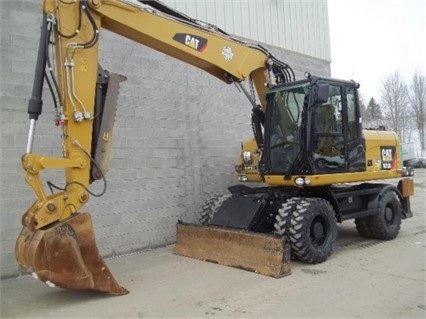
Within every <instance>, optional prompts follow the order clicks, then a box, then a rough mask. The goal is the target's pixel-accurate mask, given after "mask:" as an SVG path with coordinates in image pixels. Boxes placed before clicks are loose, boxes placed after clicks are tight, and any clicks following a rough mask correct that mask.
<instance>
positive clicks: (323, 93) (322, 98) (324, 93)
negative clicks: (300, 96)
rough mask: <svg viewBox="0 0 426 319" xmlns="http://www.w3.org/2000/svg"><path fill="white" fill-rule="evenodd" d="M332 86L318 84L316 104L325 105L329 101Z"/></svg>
mask: <svg viewBox="0 0 426 319" xmlns="http://www.w3.org/2000/svg"><path fill="white" fill-rule="evenodd" d="M329 90H330V86H329V85H328V84H318V86H317V94H316V96H315V103H316V104H317V103H325V102H327V101H328V95H329Z"/></svg>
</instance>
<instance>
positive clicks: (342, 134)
mask: <svg viewBox="0 0 426 319" xmlns="http://www.w3.org/2000/svg"><path fill="white" fill-rule="evenodd" d="M326 84H328V87H329V94H328V99H327V101H325V102H324V103H317V104H316V105H314V107H313V112H312V119H313V121H312V122H313V130H312V160H313V171H314V173H327V174H329V173H344V172H355V171H361V170H365V149H364V143H363V140H362V131H361V121H360V113H359V105H358V100H357V98H358V97H357V94H356V88H355V84H353V85H352V83H348V82H345V83H339V82H337V81H332V82H329V83H326Z"/></svg>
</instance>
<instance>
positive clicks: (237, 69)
mask: <svg viewBox="0 0 426 319" xmlns="http://www.w3.org/2000/svg"><path fill="white" fill-rule="evenodd" d="M102 29H107V30H109V31H111V32H113V33H116V34H119V35H121V36H123V37H126V38H128V39H131V40H134V41H136V42H138V43H140V44H142V45H145V46H148V47H150V48H152V49H155V50H157V51H160V52H162V53H164V54H166V55H168V56H172V57H174V58H176V59H178V60H180V61H183V62H186V63H188V64H190V65H193V66H195V67H197V68H200V69H202V70H204V71H205V72H208V73H210V74H211V75H213V76H215V77H217V78H218V79H220V80H222V81H223V82H225V83H227V84H230V83H236V84H238V85H240V87H241V88H242V89H243V90H244V92H245V94H246V96H247V97H248V98H249V99H250V102H251V103H252V105H253V107H254V108H257V109H258V112H259V110H261V111H262V110H263V111H264V110H265V108H266V101H265V100H264V99H263V98H262V97H263V96H264V93H265V92H266V90H267V89H268V87H271V86H273V85H275V84H279V83H285V82H288V81H290V80H293V79H294V75H293V72H292V70H291V68H290V67H289V66H288V65H286V64H285V63H283V62H281V61H279V60H277V59H276V58H275V57H273V56H272V55H271V54H270V53H269V52H268V51H267V50H266V49H264V48H263V47H261V46H259V45H257V44H251V43H246V42H243V41H240V40H238V39H237V38H235V37H232V36H230V35H228V34H226V33H225V32H223V31H221V30H220V29H218V28H217V27H215V26H213V25H210V24H208V23H204V22H201V21H198V20H195V19H192V18H190V17H188V16H186V15H184V14H182V13H180V12H177V11H175V10H174V9H171V8H169V7H166V6H165V5H164V4H162V3H160V2H157V1H136V0H79V1H58V0H44V3H43V21H42V27H41V37H40V44H39V51H38V59H37V65H36V72H35V79H34V86H33V94H32V97H31V99H30V101H29V106H28V113H29V117H30V130H29V137H28V143H27V149H26V153H25V154H24V155H23V157H22V166H23V168H24V170H25V180H26V181H27V183H28V184H29V185H30V186H31V187H32V188H33V190H34V192H35V194H36V196H37V200H36V201H35V203H34V204H33V205H32V207H31V208H30V209H29V210H28V211H27V212H26V213H25V214H24V216H23V218H22V224H23V230H22V232H21V235H20V236H19V238H18V241H17V245H16V256H17V260H18V263H19V264H20V265H21V267H22V268H24V269H26V270H28V271H30V272H33V273H34V274H35V275H36V276H37V277H38V278H40V279H41V280H43V281H45V282H47V283H49V284H52V285H57V286H60V287H65V288H71V289H90V290H98V291H102V292H107V293H111V294H117V295H120V294H125V293H127V290H126V289H125V288H122V287H120V286H119V285H118V283H117V282H116V281H115V280H114V278H113V276H112V274H111V273H110V271H109V270H108V267H107V266H106V264H105V263H104V262H103V260H102V258H101V257H100V255H99V252H98V249H97V247H96V244H95V238H94V234H93V229H92V224H91V219H90V215H89V214H87V213H80V209H81V208H82V207H83V205H84V204H85V203H87V202H88V200H89V197H90V196H91V195H92V196H93V195H101V194H93V193H92V192H91V191H90V190H89V185H90V183H91V182H92V181H93V180H96V179H103V180H104V182H105V176H104V175H105V174H106V171H107V170H108V166H109V164H108V154H109V149H110V140H111V134H112V125H113V122H114V117H115V113H114V112H115V111H114V110H115V107H116V106H115V104H116V98H117V91H118V85H119V82H121V81H123V80H124V79H125V78H124V77H123V76H119V75H116V74H109V73H108V72H106V71H104V70H102V68H101V67H100V66H99V65H98V60H99V59H98V55H99V42H100V41H101V38H102V35H101V32H102ZM52 46H53V50H52V52H51V49H50V48H51V47H52ZM52 56H54V61H53V62H52V61H51V59H52V58H51V57H52ZM244 80H249V81H251V83H252V85H253V87H254V89H255V91H256V93H257V96H253V94H250V93H248V92H247V91H246V90H245V89H244V87H243V86H242V85H241V84H240V82H242V81H244ZM44 81H46V82H47V84H48V86H49V88H50V90H51V92H52V96H53V99H54V102H55V114H56V115H55V122H56V124H57V125H58V126H59V127H60V129H61V136H62V154H63V156H62V157H45V156H42V155H37V154H34V153H33V152H32V150H33V139H34V135H35V128H36V122H37V120H38V117H39V116H40V114H41V110H42V103H43V102H42V88H43V85H44ZM99 88H100V89H99ZM108 103H110V104H111V105H113V107H108V108H106V107H105V104H108ZM111 110H112V111H111ZM49 169H64V170H65V186H64V187H58V186H55V188H56V189H58V190H59V192H57V193H54V194H47V192H46V190H45V189H44V187H43V185H42V181H41V178H40V173H41V172H42V171H43V170H49Z"/></svg>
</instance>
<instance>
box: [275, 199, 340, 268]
mask: <svg viewBox="0 0 426 319" xmlns="http://www.w3.org/2000/svg"><path fill="white" fill-rule="evenodd" d="M289 210H291V212H290V213H289V214H290V218H289V219H285V217H286V216H287V211H289ZM278 215H280V217H277V223H276V224H275V228H276V229H277V228H278V229H277V232H278V233H282V234H284V235H285V234H287V237H288V238H289V239H290V245H291V249H292V254H293V255H294V256H295V257H296V258H297V259H299V260H300V261H303V262H307V263H312V264H315V263H320V262H323V261H325V260H326V259H327V258H328V257H329V256H330V255H331V253H332V252H333V250H334V246H335V242H336V237H337V226H336V215H335V212H334V209H333V207H332V206H331V205H330V203H329V202H328V201H326V200H325V199H322V198H292V199H290V200H288V201H287V203H286V204H284V205H283V208H282V209H280V210H279V213H278ZM281 219H282V220H288V222H287V223H286V222H281V223H280V220H281ZM283 227H285V228H284V230H283V229H282V228H283ZM286 231H287V232H286Z"/></svg>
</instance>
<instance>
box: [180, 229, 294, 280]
mask: <svg viewBox="0 0 426 319" xmlns="http://www.w3.org/2000/svg"><path fill="white" fill-rule="evenodd" d="M174 253H175V254H177V255H181V256H186V257H191V258H195V259H201V260H205V261H210V262H214V263H218V264H221V265H225V266H232V267H236V268H242V269H245V270H249V271H253V272H256V273H260V274H263V275H266V276H271V277H275V278H281V277H283V276H286V275H289V274H290V273H291V269H290V247H289V245H288V243H287V242H286V241H285V239H284V238H281V237H278V236H273V235H266V234H259V233H254V232H247V231H243V230H231V229H226V228H220V227H214V226H199V225H192V224H183V223H179V224H177V225H176V245H175V248H174Z"/></svg>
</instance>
